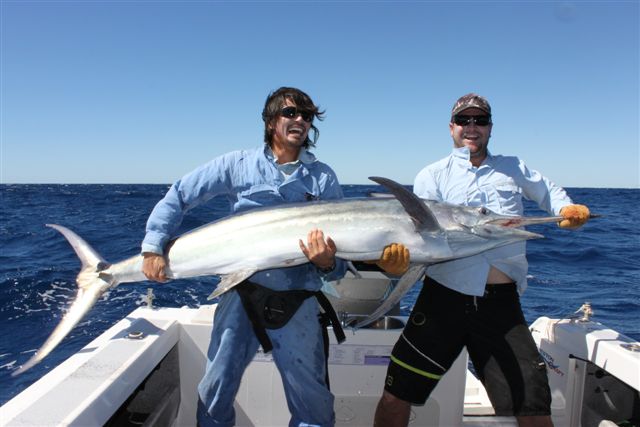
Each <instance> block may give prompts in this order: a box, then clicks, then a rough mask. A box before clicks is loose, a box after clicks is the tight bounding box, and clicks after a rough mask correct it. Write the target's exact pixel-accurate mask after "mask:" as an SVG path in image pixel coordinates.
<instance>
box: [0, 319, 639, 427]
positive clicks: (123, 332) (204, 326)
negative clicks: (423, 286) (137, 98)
mask: <svg viewBox="0 0 640 427" xmlns="http://www.w3.org/2000/svg"><path fill="white" fill-rule="evenodd" d="M214 310H215V306H202V307H200V308H199V309H188V308H181V309H177V308H162V309H149V308H139V309H137V310H135V311H134V312H132V313H131V314H130V315H129V316H127V317H126V318H125V319H123V320H122V321H120V322H119V323H117V324H116V325H114V326H113V327H112V328H110V329H109V330H107V331H106V332H105V333H104V334H102V335H100V336H99V337H98V338H96V339H95V340H94V341H92V342H91V343H90V344H88V345H87V346H86V347H85V348H83V349H82V350H81V351H80V352H78V353H76V354H74V355H73V356H72V357H70V358H69V359H68V360H66V361H65V362H63V363H62V364H61V365H60V366H58V367H56V368H55V369H54V370H52V371H51V372H50V373H49V374H47V375H46V376H44V377H43V378H42V379H41V380H40V381H38V382H37V383H35V384H34V385H32V386H31V387H29V388H28V389H26V390H25V391H24V392H23V393H21V394H19V395H18V396H16V397H15V398H14V399H12V400H11V401H9V402H8V403H7V404H5V405H4V406H3V407H2V408H0V423H1V425H3V426H49V425H74V426H88V425H91V426H97V425H104V424H105V423H107V422H108V421H109V420H110V419H111V418H112V417H113V414H114V412H115V411H116V410H117V409H118V408H119V407H121V406H122V405H123V403H124V402H125V401H127V399H128V397H129V396H131V395H132V393H134V392H135V391H136V389H138V388H139V385H140V384H141V383H143V382H144V381H145V379H147V381H149V382H151V381H155V380H154V378H153V375H151V376H150V374H151V373H152V372H154V370H156V367H157V366H158V364H159V363H160V362H161V361H163V360H165V362H163V364H166V365H167V366H170V367H169V368H164V369H165V370H164V371H163V374H162V377H163V379H162V381H163V382H164V383H169V386H167V392H166V393H163V394H162V398H161V399H160V401H159V402H156V403H155V406H156V408H155V409H153V411H152V414H151V415H150V419H152V418H153V417H155V419H156V420H162V419H164V420H167V419H170V420H174V421H172V423H171V424H167V425H174V426H195V424H196V423H195V408H196V402H197V397H196V384H197V383H198V381H199V380H200V378H201V376H202V374H203V372H204V364H205V353H206V349H207V346H208V342H209V336H210V332H211V326H212V323H211V322H212V319H213V311H214ZM400 330H401V329H394V330H389V329H387V330H375V329H360V330H358V331H356V332H352V331H349V330H347V331H345V332H346V335H347V340H346V341H345V342H344V343H343V344H341V345H337V344H336V343H335V342H332V345H331V351H330V359H329V363H330V365H329V371H330V381H331V388H332V391H333V393H334V394H335V396H336V400H335V401H336V403H335V410H336V420H337V424H336V425H337V426H370V425H372V419H373V414H374V411H375V405H376V404H377V401H378V398H379V396H380V394H381V392H382V386H383V383H384V377H385V373H386V358H388V355H389V354H390V352H391V348H392V346H393V344H394V343H395V341H396V339H397V336H398V334H399V332H400ZM532 330H533V333H534V337H535V339H536V341H537V342H538V344H539V345H540V348H541V350H542V354H543V356H544V357H545V359H546V360H547V363H548V364H549V367H550V369H549V376H550V383H551V387H552V394H553V399H554V400H553V417H554V422H555V423H556V425H557V426H562V425H566V426H576V425H580V422H581V420H584V419H586V417H587V415H585V414H586V412H585V411H584V410H583V405H582V403H583V401H587V400H588V399H587V397H585V396H587V395H589V396H590V394H589V393H588V390H587V391H584V390H586V388H584V387H583V385H585V384H587V383H588V382H589V381H593V380H594V379H593V378H592V377H595V376H597V375H590V371H589V370H590V369H591V370H593V369H594V368H592V367H590V366H591V365H589V364H585V363H583V362H581V361H580V360H579V359H575V358H572V359H570V358H569V357H568V354H569V353H571V354H573V355H575V356H577V357H579V358H581V359H587V360H591V361H594V362H596V365H597V366H596V365H593V366H595V369H598V367H602V368H605V369H606V370H607V371H608V373H609V374H612V375H609V377H616V378H618V379H619V380H620V381H619V382H620V383H622V386H620V387H622V388H624V387H627V388H629V389H630V390H631V392H632V393H634V392H635V394H636V396H635V398H636V399H637V398H638V396H637V393H638V389H639V386H640V384H639V383H640V352H639V351H637V350H640V345H639V344H638V343H637V342H635V343H634V342H633V341H631V340H630V339H628V338H627V337H624V336H622V335H619V334H617V333H616V332H615V331H611V330H610V329H607V328H605V327H603V326H602V325H599V324H597V323H593V322H584V323H578V322H573V321H565V320H562V321H559V320H551V319H547V318H541V319H539V320H538V321H536V322H535V323H534V324H533V325H532ZM330 336H331V338H332V339H333V336H332V334H330ZM565 347H568V348H569V350H566V349H565ZM168 355H169V356H168ZM170 359H171V360H174V362H166V361H167V360H170ZM466 361H467V359H466V352H465V353H463V354H462V355H461V356H460V358H459V359H458V360H457V361H456V363H455V364H454V366H453V367H452V369H451V370H450V371H449V372H448V373H447V375H445V377H444V378H443V380H442V381H441V383H440V384H439V385H438V387H437V388H436V390H435V391H434V393H433V394H432V396H431V397H430V399H429V400H428V401H427V403H426V404H425V405H424V406H422V407H414V411H413V413H412V422H411V425H412V426H459V425H464V426H491V425H493V426H496V425H501V426H504V425H516V424H515V422H514V420H513V418H508V417H495V416H492V415H491V414H492V413H493V410H492V408H491V405H490V403H489V401H488V399H487V397H486V393H485V392H484V388H483V387H482V385H481V384H480V383H479V382H478V381H477V380H476V379H475V378H474V377H473V376H472V375H471V374H469V373H468V371H467V369H466ZM172 364H173V366H174V367H173V368H171V366H172ZM172 376H175V381H173V382H172V380H171V378H172ZM171 384H173V388H171ZM165 385H166V384H165ZM161 387H163V385H153V386H151V387H147V388H148V389H153V388H155V389H160V388H161ZM589 387H593V386H592V385H589ZM607 387H608V390H613V388H614V387H613V386H612V385H610V384H608V385H607ZM583 389H584V390H583ZM625 390H626V389H625ZM612 393H613V392H612ZM600 397H601V398H602V395H601V396H600ZM613 397H615V396H613V394H611V395H610V396H608V398H609V399H612V398H613ZM590 398H591V397H589V399H590ZM616 402H617V400H616ZM128 404H129V405H134V404H137V405H144V403H136V402H128ZM616 404H617V403H616ZM630 405H631V406H630V407H624V408H623V407H622V404H620V405H619V406H620V407H618V408H617V409H618V410H619V412H621V413H624V414H623V415H625V416H626V413H627V412H629V413H631V412H633V411H634V410H637V409H638V408H637V406H638V403H637V402H636V403H635V404H634V403H633V402H632V403H630ZM634 405H635V406H634ZM627 406H628V405H627ZM590 408H592V409H593V410H594V411H596V412H597V411H600V412H602V410H601V409H598V408H599V407H598V404H597V402H596V403H594V404H591V406H590ZM634 408H635V409H634ZM236 409H237V411H236V412H237V425H238V426H283V425H287V423H288V420H289V413H288V411H287V408H286V403H285V399H284V392H283V391H282V383H281V381H280V376H279V373H278V371H277V369H275V366H274V364H273V363H272V361H271V358H270V355H268V354H262V353H258V354H257V355H256V357H255V359H254V361H253V362H252V363H251V365H250V366H249V368H248V369H247V372H246V374H245V376H244V378H243V383H242V386H241V389H240V391H239V393H238V396H237V399H236ZM590 410H591V409H590ZM630 411H631V412H630ZM629 416H631V415H629ZM147 423H149V419H148V420H147ZM165 423H166V421H165ZM148 425H165V424H158V423H155V424H154V423H151V424H148ZM595 425H597V424H595ZM605 425H606V424H605Z"/></svg>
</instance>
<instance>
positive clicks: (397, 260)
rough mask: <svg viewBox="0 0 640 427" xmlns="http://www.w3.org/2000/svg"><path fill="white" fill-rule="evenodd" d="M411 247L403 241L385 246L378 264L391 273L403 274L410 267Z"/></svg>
mask: <svg viewBox="0 0 640 427" xmlns="http://www.w3.org/2000/svg"><path fill="white" fill-rule="evenodd" d="M409 261H410V256H409V248H407V247H406V246H405V245H403V244H402V243H392V244H390V245H388V246H385V248H384V250H383V251H382V255H381V256H380V259H379V260H378V262H376V265H377V266H378V267H380V268H381V269H383V270H384V271H385V272H387V273H389V274H394V275H397V276H402V275H403V274H404V273H405V272H406V271H407V270H408V269H409Z"/></svg>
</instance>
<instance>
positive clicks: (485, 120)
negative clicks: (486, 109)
mask: <svg viewBox="0 0 640 427" xmlns="http://www.w3.org/2000/svg"><path fill="white" fill-rule="evenodd" d="M452 121H453V123H455V124H457V125H458V126H467V125H469V124H471V122H472V121H473V123H475V124H476V125H477V126H488V125H489V124H491V116H464V115H460V114H457V115H455V116H453V120H452Z"/></svg>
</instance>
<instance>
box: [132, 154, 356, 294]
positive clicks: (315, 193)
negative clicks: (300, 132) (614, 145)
mask: <svg viewBox="0 0 640 427" xmlns="http://www.w3.org/2000/svg"><path fill="white" fill-rule="evenodd" d="M216 196H224V197H226V199H227V200H228V201H229V206H230V209H229V210H230V212H229V213H230V214H234V213H238V212H242V211H246V210H249V209H253V208H257V207H260V206H272V205H279V204H283V203H293V202H303V201H311V200H330V199H340V198H342V197H343V195H342V189H341V187H340V184H339V182H338V179H337V177H336V174H335V173H334V172H333V170H332V169H331V168H330V167H329V166H328V165H326V164H324V163H322V162H320V161H318V160H317V159H316V157H315V156H314V155H313V154H311V153H310V152H307V151H305V150H303V151H302V152H301V153H300V156H299V159H298V161H297V162H295V163H294V164H287V165H284V166H283V165H279V164H278V163H276V159H275V157H274V155H273V152H272V151H271V149H269V147H267V146H264V147H260V148H258V149H254V150H242V151H233V152H230V153H227V154H224V155H222V156H220V157H217V158H215V159H213V160H211V161H210V162H208V163H206V164H204V165H202V166H200V167H199V168H197V169H195V170H194V171H193V172H191V173H189V174H187V175H185V176H184V177H183V178H182V179H180V180H178V181H177V182H176V183H174V184H173V185H172V186H171V188H170V189H169V191H168V192H167V194H166V195H165V196H164V198H163V199H162V200H160V201H159V202H158V204H157V205H156V206H155V208H154V209H153V211H152V212H151V215H150V216H149V219H148V220H147V229H146V235H145V238H144V240H143V242H142V252H152V253H157V254H162V253H163V249H164V247H165V245H166V244H167V242H168V241H169V239H171V238H173V237H175V234H176V232H177V230H178V228H179V226H180V224H181V223H182V219H183V217H184V215H185V214H186V213H187V212H188V211H189V210H190V209H192V208H194V207H196V206H198V205H199V204H201V203H204V202H206V201H207V200H209V199H211V198H213V197H216ZM345 271H346V263H345V262H344V261H342V260H339V259H336V268H335V269H334V270H333V271H332V272H331V273H328V274H326V275H323V274H321V273H320V272H319V270H318V269H317V268H316V267H315V266H314V265H313V264H311V263H306V264H302V265H299V266H295V267H287V268H279V269H270V270H263V271H260V272H257V273H255V274H254V275H253V276H251V278H250V279H251V280H252V281H253V282H255V283H258V284H261V285H263V286H266V287H269V288H271V289H274V290H278V291H280V290H291V289H306V290H311V291H316V290H319V289H320V288H321V287H322V280H321V277H322V278H324V279H325V280H327V281H330V280H336V279H338V278H340V277H341V276H342V275H344V272H345Z"/></svg>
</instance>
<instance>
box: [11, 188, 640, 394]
mask: <svg viewBox="0 0 640 427" xmlns="http://www.w3.org/2000/svg"><path fill="white" fill-rule="evenodd" d="M167 189H168V185H0V207H1V209H0V215H1V217H0V218H1V220H0V328H1V331H2V335H1V336H2V339H1V340H0V384H1V385H2V387H0V404H4V403H5V402H6V401H7V400H9V399H11V397H13V396H14V395H16V394H17V393H19V392H20V391H22V390H23V389H25V388H26V387H28V386H29V385H30V384H31V383H33V382H34V381H36V380H37V379H38V378H40V377H41V376H42V375H44V374H45V373H47V372H48V371H50V370H51V369H52V368H54V367H55V366H56V365H58V364H59V363H60V362H61V361H63V360H64V359H66V358H67V357H68V356H70V355H71V354H73V353H74V352H76V351H78V350H79V349H80V348H82V347H83V346H84V345H86V344H87V343H89V342H90V341H91V340H92V339H94V338H95V337H96V336H98V335H99V334H100V333H101V332H103V331H104V330H106V329H107V328H109V327H110V326H112V325H113V324H114V323H116V322H117V321H118V320H119V319H121V318H122V317H123V316H125V315H126V314H127V313H129V312H130V311H132V310H134V309H135V308H136V307H137V306H139V305H141V304H143V299H144V296H145V295H146V292H147V287H149V286H150V285H151V284H150V283H149V282H144V283H135V284H123V285H120V286H119V287H117V288H115V289H113V290H112V291H110V292H109V295H108V296H107V297H105V298H102V299H101V300H100V301H98V303H97V304H96V306H95V307H94V308H93V310H92V311H91V312H90V313H89V314H88V315H87V317H86V318H85V319H84V320H83V321H82V322H81V323H80V324H79V325H78V326H76V328H75V329H74V330H73V331H72V332H71V333H70V334H69V335H68V336H67V337H66V338H65V339H64V341H63V342H62V343H61V344H60V345H59V346H58V347H57V348H56V349H55V351H53V352H52V353H51V354H50V355H49V356H48V357H47V358H46V359H45V360H44V361H42V362H41V363H40V364H39V365H37V366H35V367H34V368H32V369H31V370H29V371H27V372H26V373H24V374H23V375H19V376H17V377H11V372H12V371H14V370H15V369H17V367H18V366H19V365H20V364H22V363H24V362H26V361H27V359H28V358H29V357H31V356H32V355H33V353H34V352H35V351H36V350H37V348H38V347H39V346H40V345H42V343H43V342H44V341H45V340H46V338H47V337H48V336H49V334H50V333H51V331H52V330H53V328H54V327H55V326H56V324H57V323H58V322H59V321H60V318H61V315H62V314H63V313H64V310H65V308H66V307H67V306H68V304H69V303H70V302H71V301H72V300H73V298H74V296H75V293H76V285H75V277H76V275H77V273H78V270H79V266H80V263H79V261H78V259H77V257H76V255H75V253H74V252H73V250H72V249H71V247H70V246H69V244H68V243H67V241H66V240H65V239H64V238H63V237H62V235H60V234H59V233H58V232H57V231H55V230H53V229H51V228H48V227H46V226H45V224H50V223H53V224H61V225H64V226H66V227H69V228H70V229H72V230H74V231H75V232H76V233H78V234H79V235H80V236H82V237H83V238H84V239H85V240H86V241H87V242H89V243H90V244H91V245H92V246H93V247H94V249H95V250H96V251H98V252H99V253H100V254H101V255H102V256H103V257H104V259H106V260H107V261H110V262H118V261H120V260H122V259H124V258H127V257H130V256H132V255H135V254H137V253H138V252H139V245H140V241H141V240H142V238H143V236H144V226H145V222H146V219H147V216H148V215H149V213H150V212H151V209H152V208H153V206H154V205H155V203H156V202H157V201H158V200H159V199H160V198H161V197H162V196H163V195H164V193H165V192H166V191H167ZM380 190H381V189H380V187H377V186H365V185H347V186H344V191H345V195H346V196H347V197H358V196H365V195H367V194H368V193H369V192H371V191H380ZM567 191H568V192H569V194H570V196H571V197H572V198H573V200H574V201H575V202H576V203H582V204H586V205H588V206H589V207H590V208H591V211H592V212H593V213H597V214H601V215H603V217H602V218H598V219H594V220H592V221H590V222H589V223H588V224H587V225H586V226H584V227H582V228H581V229H579V230H576V231H568V230H562V229H559V228H558V227H557V226H555V224H546V225H539V226H534V227H529V228H528V229H529V230H531V231H535V232H538V233H541V234H543V235H545V237H546V238H545V239H541V240H535V241H530V242H529V243H528V254H529V256H528V257H529V262H530V268H529V274H530V279H529V288H528V289H527V291H526V293H525V294H524V297H523V299H522V303H523V308H524V312H525V316H526V318H527V321H529V322H532V321H534V320H535V319H536V318H538V317H539V316H549V317H565V316H568V315H571V314H572V313H574V312H575V311H576V310H577V309H578V308H579V307H580V306H581V305H582V304H583V303H584V302H585V301H589V302H591V304H592V307H593V310H594V312H595V316H594V320H595V321H598V322H600V323H602V324H604V325H606V326H608V327H611V328H612V329H615V330H617V331H618V332H620V333H622V334H625V335H627V336H629V337H631V338H633V339H635V340H640V262H639V261H638V260H640V230H639V227H638V224H640V211H639V209H638V208H639V207H640V203H639V202H640V190H634V189H586V188H575V189H568V190H567ZM527 208H528V210H527V214H528V215H542V214H544V213H543V212H540V211H539V210H537V209H536V208H535V206H533V205H531V204H528V205H527ZM227 212H228V206H227V202H226V201H225V200H222V199H214V200H212V201H210V202H209V203H208V204H207V205H205V206H200V207H198V208H197V209H195V210H193V211H192V212H190V214H189V215H188V217H187V218H186V220H185V222H184V224H183V226H182V228H183V231H186V230H189V229H192V228H194V227H197V226H199V225H202V224H205V223H207V222H210V221H212V220H214V219H217V218H220V217H221V216H224V215H225V214H226V213H227ZM215 283H216V281H215V280H213V279H211V278H205V279H189V280H176V281H173V282H170V283H168V284H165V285H154V293H155V295H156V300H155V301H154V303H155V304H156V305H159V306H169V307H181V306H189V307H197V306H198V305H200V304H206V303H207V301H206V297H207V296H208V295H209V294H210V292H211V291H212V290H213V288H214V286H215ZM418 291H419V285H418V286H416V287H414V289H412V291H411V292H409V293H408V294H407V296H406V297H405V298H404V299H403V301H402V303H401V310H402V311H403V313H405V314H408V313H409V312H410V310H411V307H412V305H413V302H414V301H415V298H416V296H417V293H418Z"/></svg>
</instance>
